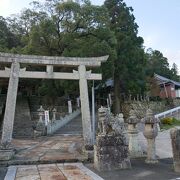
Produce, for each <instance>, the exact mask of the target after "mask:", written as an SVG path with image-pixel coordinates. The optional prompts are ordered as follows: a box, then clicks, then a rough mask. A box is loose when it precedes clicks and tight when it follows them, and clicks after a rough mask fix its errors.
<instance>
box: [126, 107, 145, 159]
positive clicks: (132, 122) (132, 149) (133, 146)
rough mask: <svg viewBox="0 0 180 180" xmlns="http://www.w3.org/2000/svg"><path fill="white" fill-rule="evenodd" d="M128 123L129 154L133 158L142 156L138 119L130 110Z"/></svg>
mask: <svg viewBox="0 0 180 180" xmlns="http://www.w3.org/2000/svg"><path fill="white" fill-rule="evenodd" d="M127 121H128V136H129V153H130V156H131V157H140V156H142V151H141V147H140V145H139V142H138V130H137V123H138V119H137V117H136V114H135V111H134V110H130V113H129V118H128V119H127Z"/></svg>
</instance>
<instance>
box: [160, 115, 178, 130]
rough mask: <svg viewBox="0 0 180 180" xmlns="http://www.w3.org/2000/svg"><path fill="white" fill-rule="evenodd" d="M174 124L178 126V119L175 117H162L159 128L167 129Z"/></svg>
mask: <svg viewBox="0 0 180 180" xmlns="http://www.w3.org/2000/svg"><path fill="white" fill-rule="evenodd" d="M175 126H180V119H176V118H174V117H172V118H170V117H167V118H164V119H162V120H161V129H162V130H167V129H170V128H173V127H175Z"/></svg>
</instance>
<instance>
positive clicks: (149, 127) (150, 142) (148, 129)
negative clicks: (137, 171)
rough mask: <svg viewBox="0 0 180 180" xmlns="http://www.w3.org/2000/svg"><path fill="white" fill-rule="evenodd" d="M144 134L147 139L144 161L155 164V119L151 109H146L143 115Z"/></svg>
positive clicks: (156, 133) (156, 131)
mask: <svg viewBox="0 0 180 180" xmlns="http://www.w3.org/2000/svg"><path fill="white" fill-rule="evenodd" d="M144 120H145V127H144V132H143V134H144V136H145V138H146V139H147V159H146V161H145V162H146V163H149V164H155V163H157V162H158V160H157V159H156V147H155V138H156V136H157V135H158V129H157V125H156V123H157V122H156V119H155V117H154V115H153V112H152V110H151V109H147V111H146V117H145V119H144Z"/></svg>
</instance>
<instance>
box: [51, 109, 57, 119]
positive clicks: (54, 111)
mask: <svg viewBox="0 0 180 180" xmlns="http://www.w3.org/2000/svg"><path fill="white" fill-rule="evenodd" d="M56 112H57V110H56V108H53V110H52V113H53V117H52V122H54V121H56Z"/></svg>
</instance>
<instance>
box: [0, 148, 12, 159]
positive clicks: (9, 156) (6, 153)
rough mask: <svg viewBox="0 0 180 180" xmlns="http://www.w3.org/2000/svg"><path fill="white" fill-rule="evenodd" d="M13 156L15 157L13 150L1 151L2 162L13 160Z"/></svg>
mask: <svg viewBox="0 0 180 180" xmlns="http://www.w3.org/2000/svg"><path fill="white" fill-rule="evenodd" d="M8 148H9V147H8ZM13 156H14V150H13V149H0V161H8V160H10V159H12V158H13Z"/></svg>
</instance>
